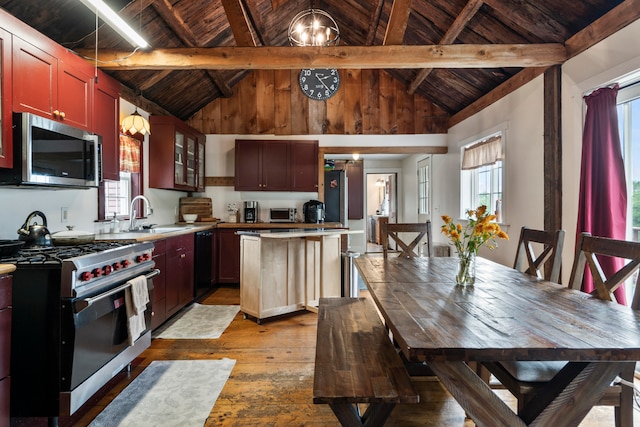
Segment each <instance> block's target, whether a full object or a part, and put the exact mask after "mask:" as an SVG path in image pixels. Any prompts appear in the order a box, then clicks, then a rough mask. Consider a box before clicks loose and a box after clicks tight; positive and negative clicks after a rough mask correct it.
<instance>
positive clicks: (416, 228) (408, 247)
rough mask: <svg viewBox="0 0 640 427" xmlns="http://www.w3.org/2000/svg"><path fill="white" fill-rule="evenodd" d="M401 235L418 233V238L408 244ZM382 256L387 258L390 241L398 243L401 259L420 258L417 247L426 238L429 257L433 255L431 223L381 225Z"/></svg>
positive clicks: (385, 223) (386, 223)
mask: <svg viewBox="0 0 640 427" xmlns="http://www.w3.org/2000/svg"><path fill="white" fill-rule="evenodd" d="M399 233H417V236H415V238H414V239H413V240H412V241H411V242H410V243H408V244H407V243H406V242H404V241H403V240H402V238H401V237H400V236H399ZM380 234H381V240H382V242H381V243H382V254H383V255H384V257H385V258H386V257H387V255H388V252H389V243H390V241H391V240H390V239H392V240H393V241H395V242H396V245H397V247H398V250H399V251H400V253H399V254H398V256H399V257H406V258H415V257H418V256H420V255H419V254H418V253H417V252H416V251H415V249H416V246H417V245H418V243H420V241H421V240H422V239H423V238H424V237H425V236H426V239H427V241H426V243H427V245H426V246H427V254H426V255H427V256H432V255H433V243H432V240H431V239H432V237H431V221H427V222H421V223H402V224H400V223H388V222H382V223H381V233H380Z"/></svg>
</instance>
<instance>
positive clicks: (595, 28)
mask: <svg viewBox="0 0 640 427" xmlns="http://www.w3.org/2000/svg"><path fill="white" fill-rule="evenodd" d="M638 19H640V0H625V1H623V2H622V3H620V4H619V5H618V6H616V7H614V8H613V9H611V11H609V13H607V14H606V15H604V16H602V17H601V18H599V19H597V20H596V21H594V22H593V23H592V24H591V25H589V26H588V27H587V28H585V29H583V30H582V31H580V32H578V33H576V34H575V35H574V36H573V37H570V38H569V39H568V40H567V41H566V42H565V46H566V47H567V59H569V58H573V57H574V56H576V55H578V54H580V53H582V52H584V51H585V50H587V49H588V48H590V47H591V46H593V45H594V44H596V43H598V42H599V41H601V40H604V39H605V38H607V37H609V36H610V35H611V34H613V33H615V32H617V31H619V30H621V29H622V28H624V27H626V26H627V25H629V24H630V23H632V22H634V21H637V20H638Z"/></svg>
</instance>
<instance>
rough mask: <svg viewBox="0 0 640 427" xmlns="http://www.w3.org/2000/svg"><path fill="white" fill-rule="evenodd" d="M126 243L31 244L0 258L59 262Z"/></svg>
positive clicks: (47, 262) (45, 262)
mask: <svg viewBox="0 0 640 427" xmlns="http://www.w3.org/2000/svg"><path fill="white" fill-rule="evenodd" d="M127 244H128V243H122V242H93V243H86V244H82V245H75V246H31V247H27V248H22V249H20V250H19V251H18V253H17V254H15V255H11V256H8V257H4V258H0V262H2V263H6V264H51V265H57V264H61V263H62V261H63V260H65V259H69V258H74V257H78V256H82V255H88V254H94V253H98V252H103V251H106V250H109V249H113V248H117V247H121V246H124V245H127Z"/></svg>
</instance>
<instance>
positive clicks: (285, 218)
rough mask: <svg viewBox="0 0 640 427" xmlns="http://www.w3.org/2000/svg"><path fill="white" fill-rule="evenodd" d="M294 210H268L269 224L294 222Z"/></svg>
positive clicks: (295, 210) (295, 211)
mask: <svg viewBox="0 0 640 427" xmlns="http://www.w3.org/2000/svg"><path fill="white" fill-rule="evenodd" d="M297 212H298V210H297V209H296V208H271V209H270V210H269V221H270V222H296V213H297Z"/></svg>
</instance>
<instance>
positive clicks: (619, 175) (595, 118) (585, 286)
mask: <svg viewBox="0 0 640 427" xmlns="http://www.w3.org/2000/svg"><path fill="white" fill-rule="evenodd" d="M617 95H618V85H616V86H614V87H612V88H610V87H607V88H601V89H598V90H596V91H595V92H593V93H591V94H590V95H588V96H585V97H584V99H585V102H586V104H587V116H586V119H585V125H584V134H583V136H582V169H581V172H580V199H579V203H578V227H577V232H578V234H579V233H581V232H584V231H586V232H589V233H591V234H592V235H594V236H601V237H610V238H613V239H619V240H625V238H626V223H627V186H626V181H625V175H624V163H623V160H622V149H621V147H620V135H619V133H618V113H617V110H616V97H617ZM598 261H599V262H600V264H601V266H602V270H603V272H604V273H605V275H606V276H607V277H609V276H611V275H612V274H613V273H615V272H616V271H618V270H619V269H620V268H622V267H623V265H624V260H622V259H616V258H610V257H601V258H599V259H598ZM584 277H585V278H584V281H583V283H582V290H583V291H585V292H591V291H592V290H593V289H594V285H593V278H592V276H591V274H590V272H589V269H588V268H587V271H586V272H585V276H584ZM614 295H615V297H616V299H617V301H618V302H619V303H620V304H624V305H626V303H627V302H626V297H625V294H624V287H623V286H621V287H620V288H618V289H617V290H616V291H615V292H614Z"/></svg>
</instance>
